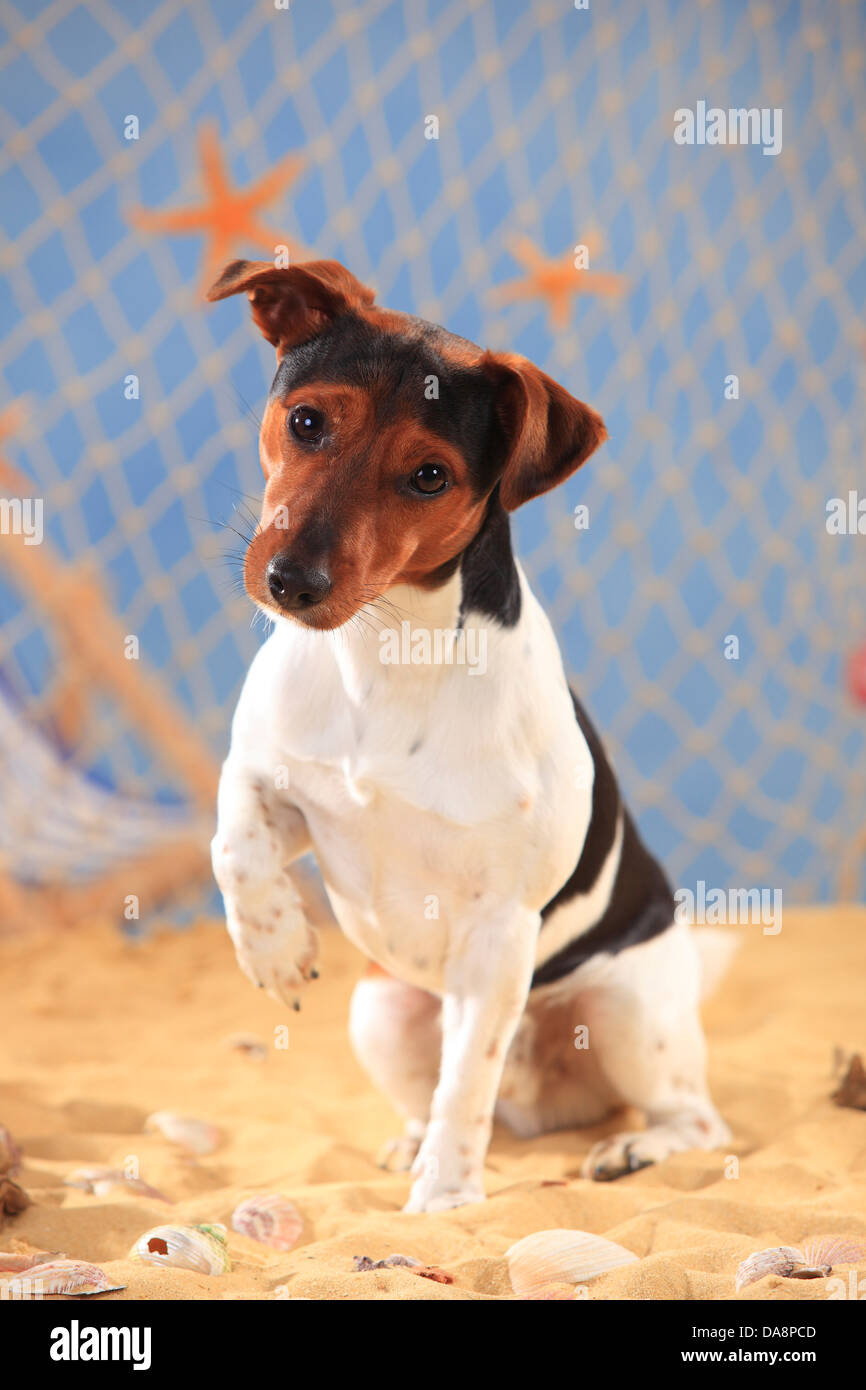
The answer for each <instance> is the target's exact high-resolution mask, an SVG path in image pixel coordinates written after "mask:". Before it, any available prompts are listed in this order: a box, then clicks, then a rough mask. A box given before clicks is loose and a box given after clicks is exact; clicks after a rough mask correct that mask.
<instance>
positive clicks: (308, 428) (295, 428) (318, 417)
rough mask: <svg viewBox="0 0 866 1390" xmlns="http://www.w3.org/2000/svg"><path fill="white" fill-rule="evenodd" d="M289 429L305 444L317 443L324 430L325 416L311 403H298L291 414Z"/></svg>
mask: <svg viewBox="0 0 866 1390" xmlns="http://www.w3.org/2000/svg"><path fill="white" fill-rule="evenodd" d="M289 429H290V430H291V431H292V434H293V435H295V437H296V438H297V439H302V440H303V441H304V443H305V444H315V443H316V442H317V441H318V440H320V439H321V437H322V434H323V432H324V429H325V417H324V415H323V414H322V412H321V410H314V409H313V407H312V406H311V405H296V406H295V408H294V410H293V411H292V413H291V414H290V416H289Z"/></svg>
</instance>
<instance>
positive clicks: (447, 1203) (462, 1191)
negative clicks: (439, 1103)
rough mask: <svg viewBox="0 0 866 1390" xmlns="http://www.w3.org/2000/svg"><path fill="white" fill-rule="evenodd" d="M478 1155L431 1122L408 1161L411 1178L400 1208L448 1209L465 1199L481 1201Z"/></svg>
mask: <svg viewBox="0 0 866 1390" xmlns="http://www.w3.org/2000/svg"><path fill="white" fill-rule="evenodd" d="M482 1167H483V1162H482V1157H481V1156H480V1154H479V1151H478V1149H477V1148H476V1149H475V1151H474V1152H473V1146H472V1144H471V1143H469V1142H460V1140H459V1138H456V1137H455V1136H454V1135H452V1134H449V1132H448V1131H447V1130H446V1129H445V1128H444V1127H443V1126H442V1125H441V1124H436V1123H435V1122H433V1123H431V1124H430V1125H429V1126H428V1128H427V1133H426V1136H425V1138H424V1142H423V1144H422V1145H421V1147H420V1149H419V1150H418V1156H417V1158H416V1159H415V1162H414V1163H413V1164H412V1176H413V1177H414V1179H415V1181H414V1182H413V1184H412V1191H411V1192H410V1193H409V1200H408V1202H407V1203H406V1205H405V1207H404V1208H403V1210H404V1211H412V1212H418V1211H450V1210H451V1208H452V1207H462V1206H465V1205H466V1204H467V1203H469V1202H483V1201H484V1183H483V1179H482Z"/></svg>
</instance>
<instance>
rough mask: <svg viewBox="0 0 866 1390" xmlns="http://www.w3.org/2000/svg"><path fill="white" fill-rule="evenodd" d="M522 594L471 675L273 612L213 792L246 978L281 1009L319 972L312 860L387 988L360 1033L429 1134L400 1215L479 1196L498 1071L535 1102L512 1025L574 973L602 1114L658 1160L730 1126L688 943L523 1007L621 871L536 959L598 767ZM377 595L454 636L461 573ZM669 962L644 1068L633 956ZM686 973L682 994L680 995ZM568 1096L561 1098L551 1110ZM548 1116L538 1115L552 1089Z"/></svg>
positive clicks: (371, 612)
mask: <svg viewBox="0 0 866 1390" xmlns="http://www.w3.org/2000/svg"><path fill="white" fill-rule="evenodd" d="M520 582H521V591H522V612H521V617H520V621H519V622H518V623H517V624H516V626H514V627H513V628H510V629H506V628H501V627H499V626H498V625H497V624H495V623H489V624H488V623H486V622H485V620H484V619H483V618H482V617H481V616H480V615H478V614H470V615H469V617H468V618H467V623H469V624H474V625H476V626H477V627H479V628H484V629H485V631H486V642H487V653H486V657H487V660H486V671H485V673H484V674H483V675H482V674H477V673H474V674H473V673H472V672H471V668H470V667H469V666H467V665H460V664H454V665H451V664H441V665H426V666H417V665H412V664H405V665H393V664H386V663H383V662H382V661H380V659H379V657H380V650H381V646H380V640H379V636H378V631H377V629H380V628H382V627H383V626H384V625H385V624H386V622H387V623H389V624H390V623H391V620H390V618H389V619H386V618H385V617H384V616H383V611H382V610H381V608H379V607H376V606H374V607H370V608H368V609H365V610H363V612H362V615H361V621H360V622H359V623H358V624H349V625H347V626H346V627H344V628H342V629H340V630H338V631H336V632H333V633H314V632H310V631H306V630H304V629H302V628H300V627H299V626H297V625H296V624H294V623H291V622H289V621H288V620H279V621H278V622H277V625H276V628H275V630H274V632H273V634H272V636H271V637H270V638H269V639H268V641H267V642H266V643H265V644H264V646H263V647H262V648H261V650H260V651H259V653H258V655H257V656H256V658H255V660H254V661H253V664H252V666H251V668H250V672H249V674H248V677H247V680H246V683H245V685H244V688H243V691H242V693H241V697H240V702H239V704H238V708H237V711H236V714H235V718H234V723H233V728H232V742H231V751H230V753H229V757H228V758H227V760H226V763H225V765H224V768H223V774H222V780H221V784H220V795H219V825H218V830H217V834H216V836H215V838H214V867H215V873H216V876H217V879H218V882H219V884H220V886H221V888H222V890H223V895H224V898H225V904H226V915H227V920H228V925H229V930H230V932H231V935H232V939H233V940H234V942H235V946H236V948H237V951H238V956H239V960H240V963H241V966H242V968H243V969H244V970H245V971H246V973H247V974H248V975H250V976H251V978H253V979H255V980H256V981H257V982H258V983H261V984H263V985H264V986H265V987H266V988H268V989H269V990H271V992H272V993H274V994H275V995H276V996H277V997H280V998H283V999H285V1000H287V1001H292V1000H293V999H294V997H295V994H296V992H297V990H298V988H299V987H300V985H301V984H302V983H303V981H304V980H305V979H306V978H308V977H309V973H310V970H311V967H312V960H313V957H314V952H315V945H314V933H313V931H312V928H311V927H310V926H309V923H308V921H307V918H306V915H305V913H304V909H303V904H302V902H301V897H300V894H299V891H298V890H297V888H296V887H295V884H294V882H293V880H292V876H291V872H290V870H289V866H290V864H291V863H292V862H293V861H294V860H296V859H297V858H298V857H299V856H300V855H301V854H303V853H304V852H305V851H306V850H307V849H308V848H309V847H310V846H311V845H312V848H313V850H314V852H315V856H316V859H317V861H318V864H319V867H320V869H321V872H322V876H323V879H324V882H325V886H326V889H327V892H328V897H329V899H330V902H331V905H332V907H333V910H334V913H335V914H336V917H337V920H338V922H339V924H340V926H341V928H342V930H343V931H344V932H345V933H346V935H347V936H348V937H349V938H350V939H351V940H352V941H353V942H354V943H355V944H356V945H357V946H358V947H359V948H360V949H361V950H362V951H364V952H365V953H366V954H367V956H369V957H370V958H371V959H372V960H374V961H376V962H377V963H378V964H379V965H381V966H383V967H384V968H385V969H386V970H387V971H388V972H389V974H390V975H391V976H393V977H395V979H394V980H393V981H386V980H383V979H378V980H374V981H369V982H368V981H365V982H362V984H361V985H360V986H359V994H358V996H357V998H356V1002H355V1004H354V1005H353V1023H352V1035H353V1041H354V1043H355V1046H356V1049H357V1050H358V1052H359V1054H360V1055H361V1057H362V1060H364V1061H365V1063H366V1065H367V1066H368V1069H369V1070H370V1071H371V1073H372V1074H373V1075H374V1077H375V1078H376V1079H377V1080H378V1081H379V1082H380V1084H382V1085H384V1086H385V1088H386V1089H387V1090H388V1092H389V1094H391V1095H392V1096H393V1098H394V1100H395V1103H396V1105H397V1106H398V1108H399V1109H401V1110H402V1112H403V1114H404V1116H405V1118H406V1120H407V1125H408V1136H409V1140H410V1141H411V1143H412V1144H417V1143H418V1142H419V1141H421V1142H420V1149H419V1152H418V1156H417V1159H416V1161H415V1167H414V1173H415V1181H414V1184H413V1187H412V1192H411V1195H410V1198H409V1204H408V1210H411V1211H432V1210H437V1209H441V1208H444V1207H449V1206H455V1205H459V1204H460V1203H461V1202H466V1201H474V1200H480V1199H481V1197H482V1196H483V1188H482V1168H483V1163H484V1157H485V1153H486V1150H487V1144H488V1140H489V1135H490V1128H491V1123H492V1118H493V1113H494V1107H495V1105H496V1100H497V1094H498V1093H499V1090H500V1085H501V1084H502V1081H503V1070H504V1068H505V1067H506V1059H508V1062H509V1067H510V1069H511V1073H512V1074H513V1075H512V1080H513V1081H514V1086H515V1088H516V1091H520V1089H521V1085H523V1091H524V1092H526V1090H527V1087H526V1085H525V1084H523V1083H522V1082H520V1081H519V1076H518V1074H519V1071H520V1062H519V1060H518V1061H517V1062H515V1060H514V1059H515V1055H516V1054H519V1052H520V1048H521V1046H522V1043H521V1036H522V1034H521V1030H524V1029H525V1026H526V1025H527V1024H528V1021H529V1018H530V1014H531V1013H532V1010H533V1009H535V1010H538V1009H544V1007H546V1004H547V1002H548V1001H550V1000H556V999H557V998H559V997H560V996H561V995H562V993H563V990H564V991H566V993H567V992H568V991H569V990H570V991H572V993H575V991H578V993H579V991H580V990H585V989H586V988H587V981H590V982H591V981H592V980H595V981H596V985H597V989H596V990H595V992H596V995H597V1003H596V1014H595V1017H596V1029H597V1033H598V1046H597V1051H596V1054H595V1056H594V1058H593V1065H594V1066H595V1068H596V1071H598V1069H599V1067H601V1069H602V1071H604V1073H605V1076H604V1078H603V1079H602V1080H599V1079H598V1077H596V1079H595V1080H594V1081H593V1083H592V1084H593V1086H594V1087H595V1091H597V1093H598V1095H597V1101H598V1103H599V1104H601V1102H602V1100H606V1102H607V1103H608V1104H609V1103H611V1102H612V1101H615V1099H616V1098H617V1097H619V1098H621V1099H631V1100H632V1103H634V1104H638V1105H642V1106H643V1107H644V1108H645V1109H646V1110H647V1112H648V1114H649V1117H650V1121H651V1124H655V1125H657V1126H661V1127H662V1129H663V1131H664V1132H662V1133H657V1132H656V1130H655V1129H654V1130H652V1131H647V1132H646V1133H648V1134H652V1135H654V1136H655V1137H654V1138H653V1139H650V1140H645V1141H643V1144H644V1147H646V1145H647V1144H649V1145H650V1146H651V1147H652V1148H653V1151H654V1154H655V1156H660V1155H662V1153H663V1151H665V1152H671V1151H673V1150H674V1149H676V1148H678V1147H687V1146H689V1145H690V1144H691V1143H697V1144H701V1145H702V1146H703V1147H710V1146H711V1144H712V1143H716V1142H718V1141H719V1138H720V1135H722V1134H724V1127H723V1126H721V1122H720V1121H717V1117H715V1112H714V1111H713V1110H712V1106H711V1103H710V1102H709V1100H708V1098H706V1099H703V1098H704V1097H705V1096H706V1093H705V1089H702V1088H703V1054H702V1050H701V1047H702V1044H701V1038H700V1028H699V1025H698V1023H697V1013H696V1009H697V1004H696V999H697V996H696V993H695V990H694V989H693V987H692V980H691V976H690V974H689V969H690V967H688V966H686V965H684V964H683V960H685V959H686V958H689V957H688V952H687V951H686V952H685V955H684V948H683V946H682V944H681V942H682V940H688V938H687V937H685V938H683V937H681V936H677V935H676V934H675V932H674V931H671V932H666V933H664V934H663V936H662V937H661V938H658V942H657V943H653V942H650V943H648V945H647V946H646V947H637V948H632V949H631V950H629V951H625V952H623V953H621V955H619V956H616V957H609V956H608V957H603V958H601V959H600V962H599V963H598V964H596V962H595V961H590V962H589V963H588V964H587V966H585V967H583V968H582V969H581V970H580V971H577V972H575V974H574V976H571V977H569V978H568V980H566V981H564V982H561V983H560V984H559V985H556V986H551V987H548V988H547V989H544V990H535V991H533V992H532V1000H531V1005H530V1009H529V1010H527V997H528V994H529V986H530V981H531V977H532V972H533V968H534V967H535V965H536V964H538V963H539V962H540V960H542V959H545V958H546V957H547V956H548V955H549V954H551V952H552V949H553V947H554V943H555V942H557V941H559V942H560V944H561V941H565V940H568V939H569V936H570V935H573V934H574V933H575V931H576V930H579V929H582V926H586V925H589V924H590V923H591V921H592V920H593V919H594V914H595V913H596V911H597V908H598V905H599V903H601V904H602V906H603V899H604V897H605V895H606V894H609V892H610V885H611V884H612V881H613V872H614V871H615V862H614V859H613V857H611V862H610V864H608V865H606V866H605V868H604V869H603V870H602V874H601V875H600V879H601V880H604V881H603V882H600V883H599V885H598V888H597V891H594V892H593V893H590V894H588V895H586V898H585V899H574V900H572V902H571V903H569V904H566V905H565V907H563V908H562V909H561V910H560V912H558V913H556V914H554V915H553V916H552V917H551V918H550V920H549V922H548V924H547V926H546V928H545V933H544V934H543V935H542V941H544V937H546V936H547V935H548V933H550V936H549V938H548V942H547V943H546V944H544V946H543V952H542V954H539V944H538V929H539V924H540V910H541V908H542V907H543V906H544V905H545V904H546V903H547V902H548V901H549V900H550V899H551V898H552V897H553V896H554V894H555V893H556V891H557V890H558V889H559V888H560V887H561V885H562V884H563V883H564V882H565V881H566V880H567V879H568V877H569V875H570V873H571V871H572V869H573V868H574V865H575V863H576V862H577V859H578V858H579V855H580V851H581V847H582V845H583V841H584V838H585V836H586V832H587V828H588V825H589V821H590V815H591V807H592V776H591V771H592V759H591V756H590V753H589V750H588V748H587V745H586V741H585V739H584V737H583V735H582V733H581V730H580V728H579V726H578V724H577V722H576V720H575V717H574V711H573V707H572V702H571V697H570V694H569V691H568V687H567V684H566V680H565V676H564V673H563V669H562V662H561V658H560V655H559V651H558V648H557V644H556V641H555V638H554V636H553V633H552V631H551V628H550V625H549V623H548V620H547V618H546V616H545V615H544V613H543V611H542V609H541V608H540V606H539V605H538V603H537V602H536V600H535V598H534V596H533V595H532V593H531V591H530V589H529V587H528V585H527V583H526V581H525V578H524V577H523V575H522V574H521V577H520ZM387 597H388V600H389V603H390V604H391V605H392V606H393V607H392V608H391V611H392V612H393V613H394V615H395V616H394V618H393V624H392V625H393V626H394V627H398V626H399V623H400V622H401V621H405V620H407V619H408V620H409V621H410V622H411V624H412V629H413V631H414V630H415V629H419V628H421V629H423V628H427V629H431V630H434V631H435V630H437V629H454V628H456V626H457V621H458V613H459V605H460V577H459V573H458V574H456V575H455V576H454V577H453V578H452V579H451V580H450V581H448V583H446V584H445V585H444V586H443V587H442V588H440V589H438V590H436V591H434V592H421V591H418V590H410V589H406V588H395V589H393V590H391V591H390V592H389V594H388V596H387ZM413 750H414V751H413ZM616 858H617V859H618V851H617V854H616ZM587 899H589V900H591V901H587ZM564 924H565V925H564ZM668 938H670V941H669V940H668ZM662 943H667V945H663V944H662ZM675 943H676V944H675ZM651 947H654V951H653V950H651V949H650V948H651ZM661 958H664V960H665V962H666V964H665V970H663V971H662V972H661V977H663V978H664V977H665V971H666V972H667V975H666V979H667V986H666V992H664V991H663V994H664V998H663V1001H662V1002H661V1003H660V1004H659V1009H660V1011H661V1016H660V1018H659V1027H660V1028H661V1030H662V1032H663V1034H664V1038H665V1046H666V1048H668V1049H669V1050H668V1051H667V1052H666V1053H665V1056H664V1063H662V1062H661V1060H660V1059H661V1056H662V1054H661V1052H657V1054H656V1055H655V1057H652V1058H651V1057H648V1056H644V1057H641V1056H640V1055H638V1056H635V1055H634V1049H635V1048H636V1049H637V1050H638V1054H640V1049H641V1048H642V1047H643V1046H644V1042H645V1036H644V1035H645V1034H646V1030H647V1028H651V1026H652V1022H653V1009H654V1007H655V1005H654V1000H656V999H657V998H658V994H657V992H656V993H654V991H658V988H659V986H660V978H659V972H658V971H657V970H655V969H652V968H649V966H648V967H647V972H646V983H644V982H643V976H642V971H643V969H644V967H643V966H642V965H639V964H638V963H637V962H639V961H646V962H651V961H655V960H657V959H661ZM593 968H594V969H593ZM587 972H589V974H587ZM683 981H684V982H685V987H684V992H683V995H682V998H681V1000H680V1001H679V1002H677V999H676V998H669V996H670V995H671V993H672V991H673V993H674V994H675V993H676V991H677V988H678V985H679V983H680V982H683ZM389 987H391V988H390V991H389ZM593 988H595V987H593ZM578 993H575V998H577V997H578ZM618 998H619V999H620V1002H621V1003H622V1002H623V1001H624V1003H625V1005H627V1008H628V1009H629V1010H631V1013H632V1016H633V1017H632V1023H631V1024H629V1025H628V1026H627V1027H625V1028H624V1029H622V1030H619V1029H618V1025H617V1023H616V1022H611V1020H616V1019H618V1018H619V1014H618V1013H617V1004H616V1000H617V999H618ZM425 1001H426V1003H425ZM437 1001H441V1004H440V1003H439V1002H437ZM599 1001H600V1002H599ZM533 1026H534V1025H533ZM513 1041H514V1046H513V1047H512V1042H513ZM570 1046H571V1040H570V1039H569V1038H568V1037H566V1038H565V1039H564V1041H563V1047H565V1048H568V1047H570ZM592 1046H593V1047H594V1048H595V1047H596V1043H595V1041H593V1044H592ZM440 1048H441V1058H440V1056H439V1051H440ZM686 1052H688V1053H689V1057H692V1054H694V1056H693V1057H692V1060H691V1061H690V1062H689V1065H688V1067H687V1069H686V1070H687V1072H688V1078H687V1080H686V1081H685V1082H684V1084H685V1085H686V1092H687V1094H685V1093H683V1094H682V1095H680V1094H679V1093H678V1092H676V1087H675V1086H674V1085H673V1081H672V1076H673V1074H676V1075H677V1076H679V1077H680V1079H681V1080H682V1079H683V1077H684V1076H685V1075H686V1073H685V1072H684V1071H683V1065H682V1064H683V1062H684V1061H689V1058H688V1057H686ZM632 1065H633V1081H630V1066H632ZM607 1072H610V1073H611V1074H612V1076H613V1080H611V1079H610V1077H608V1076H607ZM600 1075H601V1072H599V1076H600ZM515 1078H518V1079H517V1080H515ZM665 1078H667V1080H666V1079H665ZM525 1080H526V1078H524V1082H525ZM537 1080H538V1078H535V1081H537ZM536 1089H537V1088H536ZM578 1090H579V1087H578V1088H576V1091H575V1106H576V1113H577V1114H578V1115H581V1114H583V1111H582V1110H581V1106H580V1103H579V1097H578V1096H577V1091H578ZM594 1094H595V1092H594ZM696 1097H697V1099H696ZM680 1101H682V1104H680ZM569 1103H570V1102H569V1100H568V1099H567V1098H566V1099H565V1100H560V1099H557V1101H556V1106H555V1107H554V1108H555V1109H556V1114H557V1115H559V1114H561V1113H562V1111H563V1107H564V1109H565V1111H568V1107H569ZM551 1104H553V1102H552V1101H551ZM539 1105H540V1109H539V1110H538V1115H536V1119H537V1118H538V1116H539V1115H540V1116H541V1118H542V1121H543V1119H544V1113H545V1112H544V1100H543V1097H542V1099H541V1100H540V1101H539ZM678 1105H679V1111H678V1110H677V1106H678ZM519 1108H520V1106H519V1103H517V1102H515V1104H514V1106H513V1109H514V1111H515V1114H516V1112H517V1110H519ZM536 1108H537V1107H536ZM596 1108H597V1106H596ZM602 1109H604V1106H603V1105H602ZM525 1110H526V1106H525V1105H524V1111H525ZM678 1114H679V1115H680V1116H681V1119H682V1123H681V1122H680V1120H678V1118H677V1116H678ZM696 1114H699V1119H700V1124H697V1122H696V1120H695V1115H696ZM708 1114H711V1115H712V1116H713V1117H715V1120H714V1121H713V1122H712V1123H710V1122H709V1121H708V1120H707V1115H708ZM525 1118H526V1116H525V1114H524V1119H525ZM704 1121H707V1123H708V1124H710V1129H709V1131H707V1132H703V1131H702V1130H701V1125H702V1124H703V1123H704ZM517 1127H518V1128H519V1127H520V1122H519V1121H518V1122H517ZM528 1127H529V1128H532V1123H531V1122H528ZM422 1136H423V1139H422ZM686 1140H688V1141H689V1142H688V1143H686Z"/></svg>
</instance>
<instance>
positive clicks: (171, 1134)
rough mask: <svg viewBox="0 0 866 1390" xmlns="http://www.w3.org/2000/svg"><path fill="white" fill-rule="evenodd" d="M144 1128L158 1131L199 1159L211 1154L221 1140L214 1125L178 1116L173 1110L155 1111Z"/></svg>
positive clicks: (188, 1116) (149, 1116)
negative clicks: (196, 1155)
mask: <svg viewBox="0 0 866 1390" xmlns="http://www.w3.org/2000/svg"><path fill="white" fill-rule="evenodd" d="M144 1127H145V1129H151V1130H153V1129H156V1130H159V1132H160V1134H164V1135H165V1137H166V1139H170V1140H171V1142H172V1143H173V1144H179V1145H180V1146H181V1148H183V1149H186V1150H187V1152H188V1153H193V1154H198V1155H199V1156H200V1157H203V1156H204V1155H205V1154H210V1153H213V1151H214V1149H215V1148H216V1147H217V1146H218V1144H219V1142H220V1138H221V1136H220V1132H219V1130H218V1129H217V1127H216V1125H211V1124H208V1122H207V1120H197V1119H195V1118H194V1117H193V1116H192V1115H178V1114H176V1113H175V1111H174V1110H157V1111H155V1112H154V1114H152V1115H148V1117H147V1119H146V1120H145V1122H144Z"/></svg>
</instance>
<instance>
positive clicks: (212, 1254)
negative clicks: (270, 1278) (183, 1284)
mask: <svg viewBox="0 0 866 1390" xmlns="http://www.w3.org/2000/svg"><path fill="white" fill-rule="evenodd" d="M129 1253H130V1258H131V1259H133V1260H145V1261H146V1262H147V1263H148V1264H153V1265H171V1266H173V1267H174V1268H176V1269H194V1270H195V1271H196V1273H198V1274H225V1273H226V1271H227V1270H229V1269H231V1267H232V1262H231V1260H230V1259H229V1252H228V1250H227V1249H226V1228H225V1226H219V1225H202V1226H154V1227H153V1228H152V1229H151V1230H149V1231H145V1233H144V1235H143V1236H139V1238H138V1240H137V1241H136V1242H135V1245H134V1246H133V1247H132V1249H131V1250H130V1252H129Z"/></svg>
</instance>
